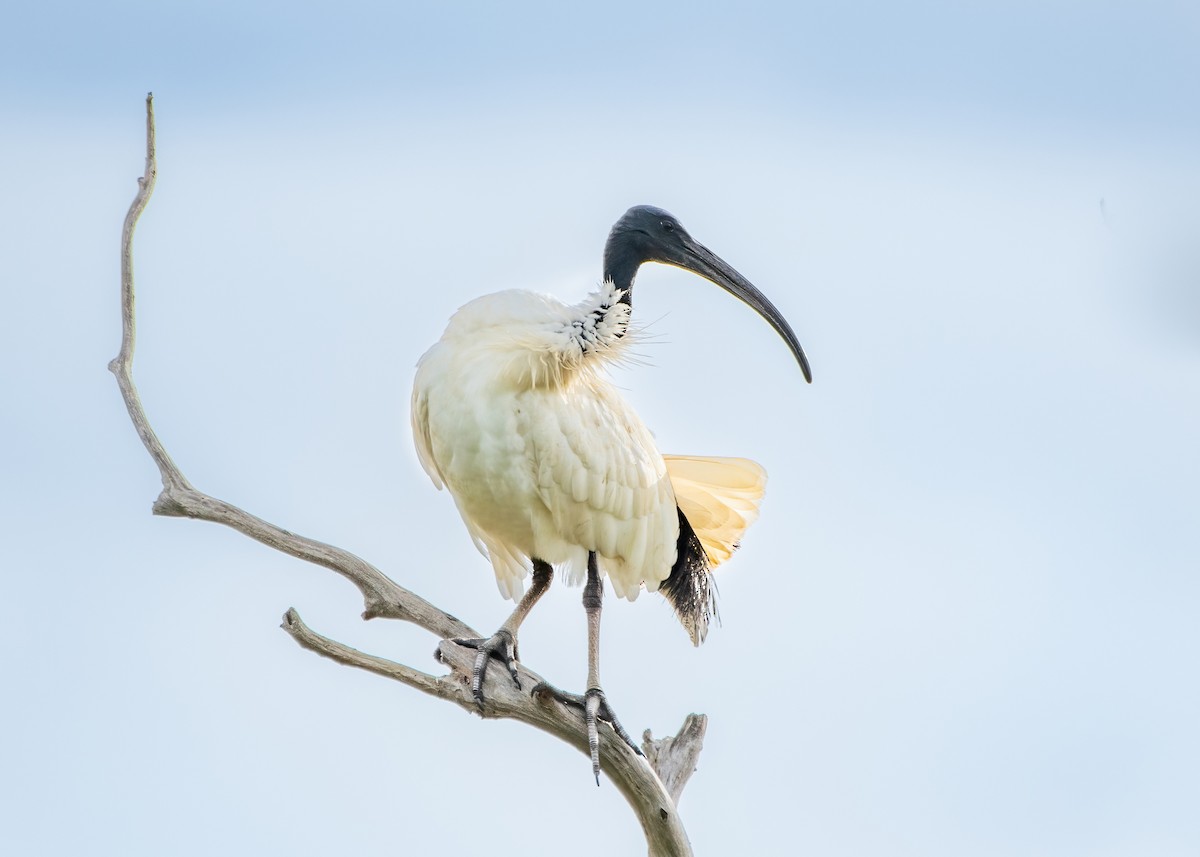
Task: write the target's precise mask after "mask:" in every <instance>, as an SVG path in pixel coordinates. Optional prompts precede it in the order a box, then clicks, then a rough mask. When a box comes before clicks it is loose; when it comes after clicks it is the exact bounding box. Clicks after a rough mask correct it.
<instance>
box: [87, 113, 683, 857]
mask: <svg viewBox="0 0 1200 857" xmlns="http://www.w3.org/2000/svg"><path fill="white" fill-rule="evenodd" d="M154 134H155V129H154V97H153V94H148V95H147V96H146V167H145V172H144V174H143V175H142V176H141V177H140V178H139V179H138V192H137V195H136V196H135V197H134V200H133V203H132V204H131V205H130V207H129V213H128V214H127V215H126V217H125V225H124V229H123V230H122V234H121V317H122V335H121V347H120V351H119V352H118V353H117V356H116V357H115V358H113V360H112V361H111V362H110V363H109V369H110V370H111V371H112V373H113V374H114V375H115V376H116V378H117V385H118V386H119V387H120V390H121V396H122V398H123V399H124V401H125V406H126V408H127V409H128V411H129V416H130V419H131V420H132V421H133V425H134V428H135V430H136V431H137V433H138V436H139V437H140V438H141V440H142V443H143V444H144V445H145V447H146V451H147V452H148V453H149V454H150V457H151V458H152V459H153V460H154V463H155V464H156V465H157V466H158V469H159V473H160V475H161V477H162V484H163V490H162V493H161V494H160V495H159V497H158V499H157V500H156V501H155V503H154V506H153V511H154V513H155V514H157V515H168V516H177V517H189V518H197V519H200V520H205V521H212V522H213V523H218V524H224V525H225V526H227V527H230V528H232V529H234V530H237V531H238V532H240V533H242V534H244V535H246V536H249V537H250V538H252V539H255V540H256V541H259V542H261V543H262V544H264V545H267V546H268V547H271V548H274V549H276V550H278V551H282V552H283V553H286V554H289V555H291V556H294V557H297V558H299V559H303V560H306V561H308V562H311V563H315V564H317V565H321V566H324V567H325V568H328V569H330V570H332V571H334V572H337V573H338V574H340V575H342V576H343V577H345V578H346V579H347V580H349V581H350V582H351V583H353V584H354V585H355V586H357V587H358V588H359V590H360V591H361V592H362V595H363V602H364V605H365V606H364V610H363V614H362V615H363V618H364V619H372V618H377V617H382V618H389V619H400V620H403V621H406V622H412V623H414V624H416V625H418V626H420V627H422V628H424V629H426V630H428V631H430V632H432V633H433V634H436V635H437V636H438V637H440V638H442V642H441V643H440V644H439V646H438V649H437V652H436V656H437V659H438V660H439V661H440V662H441V663H443V664H444V665H446V666H447V667H449V669H450V672H449V674H447V675H445V676H433V675H429V674H427V673H424V672H421V671H420V670H416V669H413V668H412V667H408V666H405V665H403V664H399V663H396V662H394V661H390V660H387V659H385V658H380V657H377V656H374V655H369V654H366V653H363V652H360V651H358V650H356V649H353V648H351V647H349V646H346V645H344V644H343V643H339V642H337V641H335V640H331V639H329V638H328V637H324V636H322V635H321V634H318V633H316V632H315V631H313V630H311V629H310V628H309V627H308V626H307V625H305V624H304V622H303V621H301V619H300V616H299V614H298V613H296V611H295V610H289V611H288V612H287V613H286V614H285V616H284V621H283V628H284V630H286V631H287V632H288V633H289V634H290V635H291V636H292V638H293V639H295V640H296V642H297V643H299V644H300V645H301V646H303V647H304V648H306V649H309V650H310V651H313V652H316V653H317V654H319V655H322V656H324V657H327V658H329V659H331V660H334V661H336V662H337V663H339V664H343V665H346V666H352V667H356V668H358V669H363V670H367V671H369V672H373V673H375V674H377V675H381V676H384V677H386V678H390V679H392V680H394V681H398V682H401V683H402V684H406V685H408V686H409V687H413V688H416V689H417V690H420V691H422V692H424V693H427V694H429V695H431V696H435V697H437V698H439V699H444V700H447V701H449V702H453V703H456V704H457V705H459V706H460V707H461V708H464V709H466V710H468V711H471V712H474V713H478V714H480V715H482V716H483V717H504V718H510V719H514V720H519V721H521V722H523V723H526V724H528V725H530V726H534V727H536V728H538V729H541V730H543V731H545V732H548V733H549V734H551V735H554V736H556V737H558V738H559V739H561V740H563V741H565V742H567V743H568V744H570V745H572V746H573V747H575V748H576V749H578V750H579V751H580V752H582V753H583V754H585V755H587V754H588V747H587V737H586V734H587V733H586V729H585V726H584V720H583V714H582V712H580V711H577V710H575V709H573V708H571V707H568V706H564V705H563V704H561V703H560V702H558V701H557V700H556V699H554V698H553V697H552V696H550V695H549V694H538V695H537V696H534V695H531V694H530V693H529V688H532V687H534V686H535V685H536V684H538V682H540V681H541V677H540V676H538V675H537V674H536V673H534V672H532V671H531V670H529V669H527V668H525V667H524V666H523V665H521V666H520V668H519V669H520V672H519V675H520V679H521V687H519V688H518V687H516V686H514V684H513V683H512V682H511V681H510V680H509V677H508V676H507V674H505V673H504V672H503V671H502V670H491V671H489V674H488V679H487V684H486V699H487V702H486V703H485V705H484V708H483V709H482V710H480V709H479V708H477V706H476V703H475V700H474V698H473V696H472V694H471V690H470V676H471V667H472V664H473V662H474V658H475V652H474V650H472V649H467V648H464V647H462V646H459V645H457V644H455V643H453V642H451V641H450V640H449V638H453V637H479V636H480V634H479V633H478V632H476V631H475V630H474V629H472V628H471V627H469V626H468V625H466V624H465V623H464V622H461V621H460V620H459V619H457V618H456V617H454V616H452V615H451V614H449V613H447V612H445V611H444V610H441V609H439V608H438V607H435V606H434V605H433V604H430V603H429V602H428V601H426V600H425V599H423V598H421V597H420V596H418V595H415V594H414V593H412V592H410V591H409V590H407V589H405V588H404V587H402V586H400V585H399V584H397V583H396V582H394V581H393V580H391V579H390V578H389V577H387V575H385V574H384V573H383V572H381V571H380V570H379V569H377V568H375V566H373V565H371V564H370V563H368V562H366V561H365V560H363V559H361V558H359V557H357V556H355V555H354V554H352V553H349V552H348V551H345V550H342V549H341V548H337V547H334V546H332V545H328V544H325V543H323V542H319V541H316V540H314V539H310V538H306V537H304V536H299V535H297V534H295V533H292V532H289V531H288V530H285V529H282V528H281V527H277V526H275V525H274V524H271V523H268V522H267V521H264V520H262V519H261V518H258V517H255V516H254V515H251V514H250V513H248V512H245V511H243V510H242V509H239V508H238V507H236V506H234V505H232V504H230V503H226V502H224V501H223V500H218V499H216V498H215V497H211V496H209V495H207V494H204V493H202V492H200V491H197V490H196V489H195V488H193V487H192V485H191V483H189V482H188V480H187V479H186V478H185V477H184V475H183V473H182V472H181V471H180V469H179V467H178V466H177V465H176V464H175V462H174V461H172V459H171V457H170V455H168V454H167V451H166V448H165V447H164V446H163V444H162V442H161V441H160V440H159V439H158V436H157V435H156V434H155V433H154V430H153V429H152V428H151V426H150V422H149V420H148V419H147V417H146V413H145V410H144V409H143V407H142V403H141V399H140V398H139V396H138V393H137V388H136V386H135V385H134V383H133V352H134V339H135V315H134V307H135V303H134V287H133V233H134V229H135V227H136V226H137V222H138V219H139V218H140V217H141V214H142V212H143V211H144V210H145V208H146V205H147V203H148V202H149V201H150V195H151V194H152V193H153V191H154V184H155V179H156V177H157V169H158V167H157V160H156V154H155V139H154ZM704 725H705V720H704V718H703V716H702V715H700V716H698V715H690V716H689V717H688V719H687V721H686V722H685V724H684V728H683V729H682V730H681V731H680V734H679V735H678V736H677V737H676V738H674V739H671V738H665V739H662V740H660V741H657V742H655V741H651V739H650V733H649V731H647V732H646V734H645V743H644V746H645V747H646V750H647V756H648V757H649V758H650V760H651V762H650V763H648V762H647V760H646V759H643V758H642V757H640V756H638V755H637V754H635V753H634V752H633V751H632V750H631V749H630V748H629V747H628V746H627V745H626V743H625V742H624V741H621V740H616V736H615V735H613V734H612V733H611V730H609V734H608V735H606V736H605V738H606V740H602V741H601V762H602V765H603V769H604V771H605V773H606V774H607V775H608V777H609V779H610V780H611V781H612V782H613V784H614V785H615V786H616V787H617V789H618V790H619V791H620V792H621V793H622V794H623V795H624V796H625V798H626V800H627V801H628V802H629V804H630V806H631V807H632V808H633V810H634V812H635V813H636V814H637V816H638V820H639V821H640V822H641V825H642V829H643V831H644V832H645V835H646V841H647V843H648V845H649V847H650V854H651V855H653V856H654V857H684V855H690V854H691V853H692V851H691V846H690V844H689V843H688V839H687V834H686V832H685V831H684V828H683V824H682V822H681V821H680V819H679V815H678V812H677V811H676V809H675V803H676V801H677V800H678V798H679V794H680V792H681V791H682V790H683V786H684V784H685V783H686V782H687V779H688V777H689V776H690V775H691V773H692V771H694V770H695V762H696V757H697V756H698V755H699V752H700V747H701V745H702V743H703V736H704ZM605 728H606V729H607V726H606V727H605ZM660 777H661V779H660ZM664 782H665V783H668V784H669V787H668V786H664Z"/></svg>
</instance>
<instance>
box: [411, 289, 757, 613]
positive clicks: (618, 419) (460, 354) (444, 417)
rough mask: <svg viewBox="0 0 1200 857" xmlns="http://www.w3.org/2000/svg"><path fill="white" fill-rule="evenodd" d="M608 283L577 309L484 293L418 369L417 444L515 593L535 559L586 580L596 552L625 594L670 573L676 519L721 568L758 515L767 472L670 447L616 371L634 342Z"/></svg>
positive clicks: (530, 296) (527, 295)
mask: <svg viewBox="0 0 1200 857" xmlns="http://www.w3.org/2000/svg"><path fill="white" fill-rule="evenodd" d="M620 296H621V290H620V289H618V288H617V287H616V286H614V285H613V284H612V283H611V282H606V283H605V284H604V285H602V286H601V288H600V289H599V290H598V291H597V292H595V293H594V294H592V295H590V296H589V297H588V298H587V299H586V300H584V301H583V302H581V303H579V304H576V305H574V306H569V305H567V304H564V303H562V302H560V301H557V300H555V299H554V298H551V297H548V296H545V295H539V294H534V293H532V292H526V291H505V292H500V293H497V294H493V295H487V296H485V297H481V298H478V299H476V300H474V301H471V302H470V303H468V304H467V305H465V306H464V307H462V308H461V309H460V310H459V311H458V312H457V313H455V315H454V316H453V318H451V320H450V323H449V325H448V326H447V328H446V331H445V333H444V334H443V335H442V338H441V340H440V341H439V342H438V343H437V344H435V345H434V346H433V347H432V348H431V349H430V350H429V351H428V352H427V353H426V354H425V356H424V357H422V358H421V361H420V364H419V365H418V369H417V375H416V381H415V384H414V387H413V397H412V426H413V435H414V438H415V440H416V446H417V454H418V456H419V457H420V460H421V464H422V466H423V467H424V468H425V471H426V472H427V473H428V474H429V476H430V478H431V479H432V480H433V482H434V485H436V486H437V487H438V488H441V487H442V486H443V485H444V486H445V487H446V488H448V489H449V491H450V494H451V495H452V496H453V497H454V502H455V503H456V504H457V506H458V511H459V513H460V514H461V515H462V519H463V522H464V523H465V524H466V526H467V529H468V531H469V532H470V534H471V537H472V538H473V539H474V541H475V544H476V546H477V547H479V549H480V550H481V551H482V552H483V553H484V555H485V556H487V557H488V558H489V559H490V560H491V562H492V567H493V569H494V570H495V573H496V581H497V583H498V585H499V587H500V591H501V593H502V594H504V596H505V597H507V598H511V599H514V600H515V599H517V598H519V597H520V595H521V594H522V593H523V591H524V583H523V581H524V578H525V577H526V575H527V574H528V572H529V568H530V560H531V558H534V557H536V558H539V559H541V560H544V561H545V562H547V563H550V564H552V565H554V566H556V567H557V568H560V569H561V570H563V571H564V572H565V576H566V578H567V581H568V582H579V581H581V580H582V579H583V577H584V574H585V573H586V569H587V554H588V552H589V551H594V552H596V554H597V555H598V560H599V565H600V569H601V573H602V574H606V575H607V576H608V579H609V580H610V581H611V583H612V587H613V590H614V591H615V592H616V593H617V595H619V596H621V597H622V598H627V599H630V600H633V599H635V598H636V597H637V596H638V593H639V592H640V591H641V589H642V587H643V586H645V588H646V589H649V590H651V591H654V590H657V589H658V587H659V585H660V584H661V583H662V582H663V581H664V580H666V579H667V577H668V575H669V574H670V573H671V568H672V566H673V564H674V563H675V559H676V543H677V540H678V538H679V517H678V512H677V511H676V507H677V505H678V507H679V509H681V510H682V511H683V513H684V514H685V515H686V516H687V517H688V520H689V522H690V523H691V524H692V527H693V529H694V530H695V531H696V534H697V536H698V537H699V539H700V541H701V544H703V546H704V549H705V553H706V554H707V556H708V558H709V561H710V563H711V564H712V565H716V564H717V563H719V562H721V561H723V560H725V559H727V558H728V557H729V554H730V552H731V551H732V550H733V548H734V547H736V544H737V540H738V539H739V538H740V536H741V534H742V532H743V531H744V530H745V528H746V527H747V526H748V525H749V524H750V523H751V522H752V521H753V520H754V518H755V516H756V515H757V509H758V502H759V500H760V499H761V497H762V493H763V487H764V485H765V481H766V474H765V471H763V469H762V468H761V467H759V466H758V465H757V464H755V463H754V462H752V461H747V460H746V459H713V458H700V457H669V458H667V459H666V460H664V458H663V456H662V455H661V454H660V453H659V452H658V449H657V448H656V446H655V444H654V439H653V437H652V435H651V433H650V431H649V430H648V429H647V428H646V426H645V425H644V424H643V423H642V421H641V419H639V417H638V416H637V414H636V413H635V412H634V410H633V409H632V408H631V407H630V406H629V405H628V404H627V403H626V402H625V401H624V399H623V398H622V397H621V395H620V394H619V392H618V391H617V389H616V387H615V386H614V385H613V384H612V383H611V382H610V381H609V380H608V379H607V377H606V375H605V372H604V370H605V367H606V366H607V364H609V363H611V362H613V361H614V360H617V359H619V358H620V357H621V355H622V352H623V350H624V349H625V347H626V346H627V344H628V342H629V336H628V326H629V305H628V304H626V303H621V302H619V298H620Z"/></svg>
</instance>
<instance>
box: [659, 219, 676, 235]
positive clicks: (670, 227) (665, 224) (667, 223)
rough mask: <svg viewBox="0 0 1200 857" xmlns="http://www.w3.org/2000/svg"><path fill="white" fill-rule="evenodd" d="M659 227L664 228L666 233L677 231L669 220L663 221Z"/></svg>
mask: <svg viewBox="0 0 1200 857" xmlns="http://www.w3.org/2000/svg"><path fill="white" fill-rule="evenodd" d="M659 226H661V227H662V228H663V230H665V231H666V232H674V231H675V224H674V223H672V222H671V221H669V220H663V221H661V222H660V223H659Z"/></svg>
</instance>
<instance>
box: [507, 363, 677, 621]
mask: <svg viewBox="0 0 1200 857" xmlns="http://www.w3.org/2000/svg"><path fill="white" fill-rule="evenodd" d="M581 387H584V388H585V389H580V388H581ZM527 419H529V421H530V425H529V431H528V433H527V435H526V436H527V437H528V438H529V440H530V443H531V446H532V449H531V452H532V455H531V458H532V461H533V465H534V473H535V480H536V483H537V491H538V496H539V497H540V498H541V501H542V503H543V504H544V506H545V509H546V511H547V512H548V524H549V526H550V528H552V529H553V533H545V532H543V533H542V534H541V538H542V539H544V540H548V539H549V538H551V537H553V538H555V539H557V540H559V544H561V545H564V546H574V547H575V549H576V550H577V551H578V550H579V549H582V551H595V552H596V553H597V554H599V555H600V558H601V566H602V567H603V568H604V569H605V571H606V572H607V573H608V577H609V580H610V581H611V582H612V585H613V590H614V591H615V592H616V593H617V595H618V596H620V597H622V598H628V599H630V600H632V599H634V598H636V597H637V595H638V592H639V591H640V589H641V585H642V584H643V583H645V585H646V588H647V589H650V590H656V589H658V586H659V584H660V583H661V582H662V581H663V580H665V579H666V578H667V576H668V575H669V574H670V572H671V565H672V563H673V562H674V560H675V544H676V540H677V539H678V538H679V519H678V514H677V512H676V510H675V497H674V494H673V493H672V490H671V482H670V479H669V478H668V477H667V472H666V468H665V466H664V465H663V462H662V456H661V455H660V454H659V452H658V449H657V448H656V446H655V444H654V438H653V436H652V435H651V434H650V432H649V430H648V429H647V428H646V427H645V426H644V425H643V424H642V422H641V420H640V419H638V417H637V415H636V413H634V411H633V410H632V409H631V408H629V406H628V405H627V404H625V403H624V402H623V401H622V400H621V399H620V397H619V395H617V393H616V390H615V389H614V388H612V387H611V386H610V385H607V384H604V383H596V384H586V385H582V384H581V385H575V387H573V388H572V389H571V391H570V392H568V393H566V394H560V395H556V396H555V401H554V402H553V404H549V403H548V404H547V405H546V406H545V407H541V408H530V409H529V410H528V412H527ZM535 523H536V522H535ZM583 558H585V555H582V554H581V555H580V557H579V558H578V559H576V560H573V561H572V562H571V564H570V567H569V568H567V569H566V573H567V578H568V581H569V582H571V581H572V580H573V579H574V578H577V577H581V575H582V573H583V572H584V571H585V569H586V566H585V565H581V563H580V562H579V559H583Z"/></svg>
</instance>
